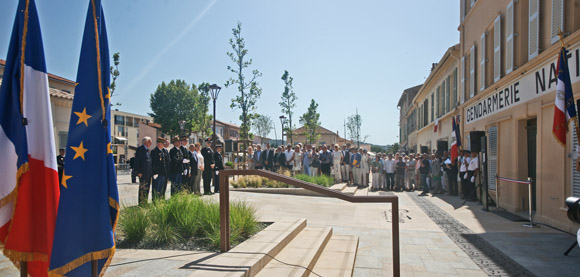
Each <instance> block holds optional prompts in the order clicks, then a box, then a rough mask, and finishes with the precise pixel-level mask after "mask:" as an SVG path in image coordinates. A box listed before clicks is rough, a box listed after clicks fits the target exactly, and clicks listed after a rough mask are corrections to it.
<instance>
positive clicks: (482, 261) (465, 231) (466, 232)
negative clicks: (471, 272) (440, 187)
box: [407, 193, 535, 276]
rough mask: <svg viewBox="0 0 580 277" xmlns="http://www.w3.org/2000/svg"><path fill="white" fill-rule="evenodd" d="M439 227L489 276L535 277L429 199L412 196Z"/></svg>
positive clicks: (410, 194)
mask: <svg viewBox="0 0 580 277" xmlns="http://www.w3.org/2000/svg"><path fill="white" fill-rule="evenodd" d="M407 195H409V196H410V197H411V199H413V201H415V203H416V204H417V206H419V207H420V208H421V209H422V210H423V212H425V213H426V214H427V215H428V216H429V217H430V218H431V220H433V222H435V224H437V225H438V226H439V228H441V230H443V231H444V232H445V233H446V234H447V236H448V237H449V238H450V239H451V240H453V241H454V242H455V243H456V244H457V245H458V246H459V248H461V250H463V252H465V253H466V254H467V255H468V256H469V257H470V258H471V259H472V260H473V262H475V264H477V265H478V266H479V267H480V268H481V269H482V270H483V271H484V272H485V273H486V274H487V275H489V276H535V275H534V274H533V273H532V272H530V271H529V270H527V269H526V268H524V267H523V266H521V265H520V264H518V263H517V262H515V261H514V260H512V259H511V258H510V257H509V256H507V255H505V254H504V253H503V252H501V251H500V250H499V249H497V248H495V247H494V246H493V245H491V244H490V243H489V242H487V241H486V240H484V239H483V238H481V237H480V236H479V235H477V234H475V233H473V231H471V229H469V228H467V226H465V225H463V224H462V223H461V222H459V221H457V220H456V219H455V218H454V217H452V216H451V215H449V214H448V213H447V212H445V211H444V210H443V209H441V208H439V207H438V206H437V205H435V204H433V203H432V202H431V201H430V200H428V199H427V197H421V196H418V195H417V194H416V193H408V194H407Z"/></svg>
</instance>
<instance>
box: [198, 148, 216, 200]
mask: <svg viewBox="0 0 580 277" xmlns="http://www.w3.org/2000/svg"><path fill="white" fill-rule="evenodd" d="M201 155H202V156H203V163H204V168H205V170H204V171H203V194H204V195H212V193H211V186H210V185H211V179H212V177H213V168H214V167H215V163H214V161H213V150H211V138H207V139H206V140H205V147H204V148H203V149H201Z"/></svg>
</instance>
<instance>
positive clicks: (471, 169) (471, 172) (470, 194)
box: [467, 151, 479, 201]
mask: <svg viewBox="0 0 580 277" xmlns="http://www.w3.org/2000/svg"><path fill="white" fill-rule="evenodd" d="M478 173H479V158H478V157H477V152H475V151H474V152H472V153H471V160H470V161H469V165H468V166H467V182H468V187H467V200H468V201H477V192H476V191H475V178H476V177H477V174H478Z"/></svg>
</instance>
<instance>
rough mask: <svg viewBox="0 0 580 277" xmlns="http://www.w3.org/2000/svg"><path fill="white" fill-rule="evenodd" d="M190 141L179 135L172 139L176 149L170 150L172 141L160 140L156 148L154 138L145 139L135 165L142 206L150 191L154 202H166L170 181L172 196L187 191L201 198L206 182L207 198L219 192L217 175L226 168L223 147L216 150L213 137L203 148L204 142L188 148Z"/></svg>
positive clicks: (138, 151)
mask: <svg viewBox="0 0 580 277" xmlns="http://www.w3.org/2000/svg"><path fill="white" fill-rule="evenodd" d="M187 139H188V138H187V136H182V137H177V136H176V137H174V138H173V139H172V143H173V147H169V140H167V139H165V138H157V140H156V146H155V147H154V148H151V146H152V144H153V141H152V139H151V138H150V137H144V138H143V140H142V143H141V146H139V147H138V148H137V152H136V153H135V159H134V162H133V166H132V168H133V172H134V174H135V175H136V176H138V177H139V205H142V204H145V203H147V198H148V196H149V190H150V189H152V197H153V200H154V201H155V200H157V199H159V198H162V199H163V198H164V197H165V193H166V190H167V184H168V183H169V182H171V187H170V188H171V190H170V193H171V194H176V193H179V192H181V191H187V192H189V193H193V194H197V195H201V182H202V181H203V192H204V194H205V195H211V194H214V193H218V192H219V178H217V176H218V174H219V171H220V170H223V169H224V163H223V158H222V155H221V149H222V145H219V144H218V145H216V151H213V150H212V148H211V143H212V141H211V138H208V139H206V140H205V147H203V148H202V146H201V144H200V143H196V144H189V145H188V140H187ZM214 179H215V181H214V182H213V187H214V188H213V192H212V191H211V184H212V180H214Z"/></svg>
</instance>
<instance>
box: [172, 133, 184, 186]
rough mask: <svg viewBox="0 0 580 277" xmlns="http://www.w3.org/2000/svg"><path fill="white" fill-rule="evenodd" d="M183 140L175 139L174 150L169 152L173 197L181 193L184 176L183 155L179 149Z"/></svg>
mask: <svg viewBox="0 0 580 277" xmlns="http://www.w3.org/2000/svg"><path fill="white" fill-rule="evenodd" d="M180 146H181V140H180V139H179V137H178V136H175V137H174V138H173V148H171V150H170V151H169V158H170V164H171V166H170V167H169V179H170V181H171V195H174V194H177V193H179V192H180V191H181V175H182V174H183V153H182V152H181V149H179V147H180Z"/></svg>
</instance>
